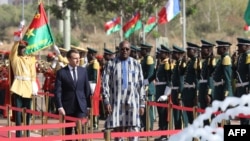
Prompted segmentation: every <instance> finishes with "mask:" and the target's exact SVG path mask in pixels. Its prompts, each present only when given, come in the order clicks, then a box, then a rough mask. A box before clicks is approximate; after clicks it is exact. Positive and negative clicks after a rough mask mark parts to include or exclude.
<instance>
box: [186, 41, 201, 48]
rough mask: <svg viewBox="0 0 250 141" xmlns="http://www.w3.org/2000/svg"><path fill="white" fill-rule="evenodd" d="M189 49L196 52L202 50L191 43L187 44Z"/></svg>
mask: <svg viewBox="0 0 250 141" xmlns="http://www.w3.org/2000/svg"><path fill="white" fill-rule="evenodd" d="M187 49H195V50H200V46H198V45H196V44H194V43H191V42H187Z"/></svg>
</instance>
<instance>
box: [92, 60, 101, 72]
mask: <svg viewBox="0 0 250 141" xmlns="http://www.w3.org/2000/svg"><path fill="white" fill-rule="evenodd" d="M99 68H100V65H99V63H98V61H97V60H94V62H93V69H96V70H98V69H99Z"/></svg>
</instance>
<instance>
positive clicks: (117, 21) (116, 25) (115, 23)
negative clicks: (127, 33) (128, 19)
mask: <svg viewBox="0 0 250 141" xmlns="http://www.w3.org/2000/svg"><path fill="white" fill-rule="evenodd" d="M104 29H105V32H106V34H107V35H110V34H112V33H114V32H117V31H119V30H120V29H121V18H120V17H117V18H114V19H112V20H111V21H108V22H106V23H105V25H104Z"/></svg>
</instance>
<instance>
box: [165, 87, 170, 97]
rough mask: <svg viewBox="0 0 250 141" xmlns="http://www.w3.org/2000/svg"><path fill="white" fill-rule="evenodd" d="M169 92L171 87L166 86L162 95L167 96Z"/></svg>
mask: <svg viewBox="0 0 250 141" xmlns="http://www.w3.org/2000/svg"><path fill="white" fill-rule="evenodd" d="M170 94H171V88H170V87H168V86H166V88H165V91H164V95H167V96H169V95H170Z"/></svg>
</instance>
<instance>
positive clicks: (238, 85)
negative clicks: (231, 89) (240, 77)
mask: <svg viewBox="0 0 250 141" xmlns="http://www.w3.org/2000/svg"><path fill="white" fill-rule="evenodd" d="M248 84H249V82H242V83H236V87H244V86H247V85H248Z"/></svg>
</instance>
